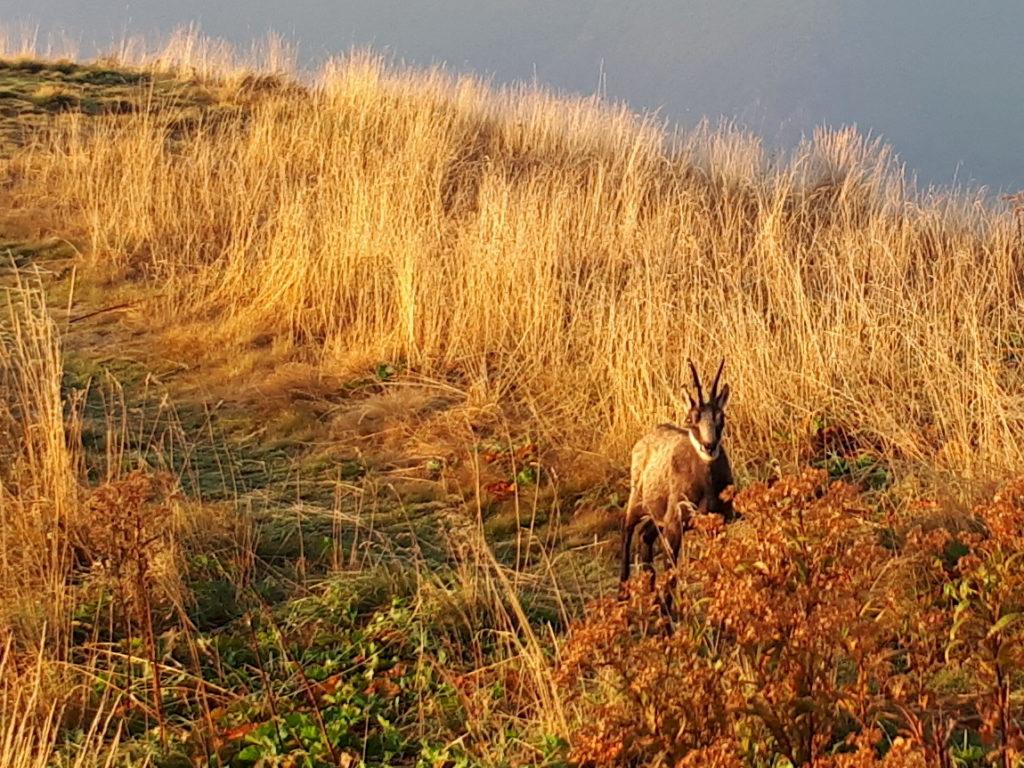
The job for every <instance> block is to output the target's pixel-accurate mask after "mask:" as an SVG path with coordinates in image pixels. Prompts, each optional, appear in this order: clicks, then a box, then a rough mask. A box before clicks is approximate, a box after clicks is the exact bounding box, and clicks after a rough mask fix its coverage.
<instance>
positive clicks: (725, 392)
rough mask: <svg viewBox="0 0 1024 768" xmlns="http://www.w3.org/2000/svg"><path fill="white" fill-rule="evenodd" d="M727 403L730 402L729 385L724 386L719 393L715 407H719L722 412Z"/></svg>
mask: <svg viewBox="0 0 1024 768" xmlns="http://www.w3.org/2000/svg"><path fill="white" fill-rule="evenodd" d="M727 402H729V385H728V384H723V385H722V391H721V392H719V393H718V398H717V399H716V400H715V405H717V406H718V410H722V409H723V408H725V404H726V403H727Z"/></svg>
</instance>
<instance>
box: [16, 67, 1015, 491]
mask: <svg viewBox="0 0 1024 768" xmlns="http://www.w3.org/2000/svg"><path fill="white" fill-rule="evenodd" d="M207 55H208V54H207ZM175 61H177V63H178V64H181V61H179V60H175ZM224 93H226V94H227V95H226V97H225V98H227V99H229V100H232V99H234V100H236V101H238V102H239V103H243V102H244V103H245V104H246V105H247V107H246V108H245V109H243V110H238V111H234V112H231V111H228V112H222V113H218V116H217V117H216V118H212V117H211V118H209V119H205V120H204V119H201V118H200V119H196V120H193V121H190V122H188V123H187V124H182V122H181V121H177V122H174V121H171V120H170V119H169V118H168V119H163V116H162V115H161V113H160V112H157V113H156V114H153V113H145V114H138V115H134V116H129V117H119V118H116V119H109V120H106V121H102V122H99V123H98V124H95V123H91V124H89V125H85V124H84V122H83V121H80V122H79V123H72V124H71V125H70V126H68V127H65V128H64V129H62V130H59V131H57V132H56V135H55V136H53V137H52V139H51V142H50V143H49V144H46V145H45V146H40V147H38V148H37V149H36V151H35V152H34V153H32V154H31V155H29V156H27V157H23V158H21V159H20V160H18V161H16V162H15V167H18V168H23V169H24V170H26V171H27V172H26V173H24V174H22V175H21V176H22V181H21V184H20V186H19V193H22V194H24V195H25V199H33V198H34V199H35V200H37V201H39V200H44V201H46V202H48V203H50V204H52V205H53V206H56V207H57V208H58V209H59V210H60V212H61V214H62V216H64V217H65V218H69V219H73V220H79V221H82V222H84V226H85V230H86V231H87V233H88V240H89V245H90V251H91V253H92V257H93V259H95V261H96V262H97V263H99V264H100V265H102V266H103V267H105V268H109V269H113V270H121V271H125V270H127V271H130V272H131V273H134V274H140V273H141V274H144V275H146V276H147V278H148V279H149V280H150V281H152V284H153V286H154V288H155V289H157V290H159V291H160V296H161V297H162V298H160V299H159V300H157V299H154V304H157V303H159V310H158V311H157V310H156V309H154V310H152V312H150V313H149V315H148V317H150V318H158V319H159V321H162V322H163V323H164V324H166V325H171V326H173V325H175V324H176V323H180V322H181V321H182V320H184V319H186V318H187V319H188V320H189V321H195V320H197V319H198V320H199V321H200V323H201V324H202V325H204V326H205V327H206V328H207V329H208V331H207V332H204V333H202V337H201V338H197V339H196V343H197V344H199V345H206V346H208V347H211V348H215V349H217V350H220V351H223V350H231V349H239V350H243V349H245V348H247V347H248V345H249V343H250V342H251V341H252V340H253V339H254V338H256V337H259V336H261V335H263V336H265V335H266V334H271V335H272V336H273V337H275V338H277V339H279V340H280V339H285V340H286V341H287V342H288V344H290V345H291V346H292V347H293V348H294V349H295V350H297V353H296V354H299V355H301V356H304V357H305V359H307V360H314V361H317V362H318V363H320V364H321V365H322V366H323V367H324V369H325V370H328V371H330V370H342V369H344V368H345V367H346V364H347V363H351V362H352V361H353V360H358V361H366V360H389V361H401V362H404V363H405V364H407V365H408V366H409V367H410V368H412V369H414V370H416V371H418V372H420V373H422V374H426V375H429V376H434V377H443V378H446V379H449V380H452V381H457V382H459V383H460V386H463V387H464V389H465V390H466V392H467V393H468V394H469V395H470V398H471V400H476V401H484V402H494V401H497V402H513V401H514V402H516V403H517V404H520V405H525V406H526V408H527V411H526V412H527V413H529V414H531V416H530V418H531V419H532V420H533V421H535V422H536V427H537V428H539V429H541V430H543V431H544V433H545V434H547V435H548V436H551V437H555V438H557V439H561V440H565V441H569V442H570V443H571V444H574V445H577V446H579V447H580V448H583V449H589V450H594V451H598V452H602V453H604V454H605V455H607V456H609V457H612V458H618V457H621V456H622V455H624V449H625V448H626V447H627V446H628V444H629V443H630V442H631V440H633V439H634V437H635V436H636V435H637V434H639V433H640V432H641V431H642V430H643V429H645V428H647V427H648V426H649V425H650V424H652V423H653V422H655V421H656V420H659V419H666V418H672V417H673V416H675V415H676V414H677V412H678V407H679V405H680V402H681V394H682V391H683V386H684V384H685V382H686V381H687V374H686V360H687V358H688V357H693V358H694V359H695V360H696V361H697V362H698V364H700V365H703V366H705V367H708V366H710V365H712V364H713V363H714V362H715V361H716V360H717V358H718V357H719V356H720V355H724V356H725V357H726V358H727V359H728V365H727V369H726V376H727V378H728V380H729V381H730V383H731V384H732V386H733V391H734V392H735V393H736V397H735V398H734V400H733V404H732V405H731V408H730V411H731V417H732V420H731V441H732V445H733V449H732V450H733V454H734V456H735V457H736V459H738V462H739V464H740V465H742V466H745V467H746V468H747V469H748V471H749V472H754V471H759V468H764V467H769V466H772V465H774V464H782V465H784V466H785V465H791V464H793V463H794V462H795V461H796V460H797V459H798V457H799V455H800V450H801V448H802V445H803V442H804V440H805V439H806V437H807V436H808V435H809V433H810V432H811V431H812V429H813V428H812V424H821V423H825V424H841V425H844V426H845V427H846V428H852V429H853V430H854V431H855V432H857V433H859V434H861V435H862V436H863V437H864V438H865V439H867V440H869V441H870V442H872V443H873V444H875V445H876V446H877V447H878V449H879V451H880V452H881V453H882V454H883V457H884V459H885V460H887V461H888V462H889V463H890V464H891V465H892V466H893V467H894V468H895V472H896V475H897V477H899V478H906V479H908V482H914V483H915V484H918V485H923V486H924V487H927V488H930V489H936V488H941V489H947V487H948V486H949V485H950V484H951V483H952V484H953V485H955V486H956V490H957V492H958V494H961V493H962V494H964V495H966V496H968V497H970V496H973V495H974V494H975V493H976V483H978V482H979V481H989V480H992V479H993V478H997V477H1004V476H1006V475H1008V474H1013V473H1016V472H1019V471H1020V470H1021V469H1022V467H1024V450H1022V441H1021V432H1022V427H1024V421H1022V418H1024V398H1022V394H1024V392H1022V388H1021V385H1020V378H1019V376H1018V375H1017V370H1018V367H1017V366H1018V364H1017V359H1018V357H1019V354H1020V352H1021V350H1020V347H1021V346H1024V334H1022V332H1021V331H1022V329H1021V322H1020V319H1019V314H1018V312H1017V311H1016V306H1017V303H1018V301H1019V294H1020V277H1019V276H1020V273H1021V267H1022V264H1021V259H1022V255H1021V254H1022V251H1021V246H1020V241H1019V237H1018V235H1017V232H1016V228H1015V226H1014V221H1013V219H1012V216H1011V215H1009V214H1008V213H1005V212H1003V211H1001V210H996V209H994V208H993V207H989V206H987V205H986V204H984V202H983V201H982V199H981V198H980V197H978V198H976V197H974V196H972V195H971V194H968V193H960V192H955V191H935V192H922V191H918V190H916V189H915V188H914V187H913V186H912V185H911V184H910V183H908V182H907V181H906V179H905V178H904V176H903V173H902V170H901V168H900V167H899V166H898V165H897V164H896V163H895V162H894V161H893V159H892V157H891V155H890V154H889V152H888V150H887V149H886V148H884V147H882V146H880V145H879V144H877V143H872V142H869V141H867V140H865V139H863V138H862V137H860V136H859V135H857V134H856V133H854V132H853V131H849V130H844V131H839V132H825V131H822V132H819V133H817V134H816V135H815V137H814V139H813V140H812V141H808V142H807V143H806V144H804V145H802V146H801V147H800V148H799V149H797V150H796V151H795V152H794V153H793V154H792V155H791V156H789V157H786V158H784V159H773V158H770V157H769V155H768V153H767V152H766V151H765V150H764V149H763V148H762V146H761V145H760V143H759V142H758V141H757V140H756V139H755V138H754V137H752V136H749V135H746V134H743V133H739V132H736V131H734V130H732V129H729V128H720V129H712V128H709V127H704V128H701V129H699V130H697V131H695V132H693V133H691V134H686V135H675V134H669V133H668V132H666V130H665V129H664V127H663V126H662V125H660V124H658V123H657V122H655V121H654V120H652V119H649V118H643V117H638V116H636V115H633V114H631V113H630V112H628V111H626V110H625V109H620V108H615V107H612V106H608V105H605V104H601V103H598V102H596V101H594V100H585V99H571V98H563V97H559V96H555V95H552V94H550V93H547V92H544V91H540V90H534V89H523V88H513V89H505V90H495V89H493V88H490V87H488V86H486V85H485V84H482V83H481V82H479V81H477V80H473V79H469V78H459V79H456V78H453V77H451V76H449V75H447V74H444V73H443V72H439V71H432V72H414V71H405V70H399V69H395V68H392V67H389V66H387V65H386V64H385V63H384V62H382V61H381V60H380V59H377V58H374V57H372V56H368V55H354V56H352V57H350V58H349V59H347V60H345V61H344V62H338V63H333V64H331V65H329V66H328V67H327V68H326V69H325V70H324V72H323V73H322V74H321V75H320V76H319V78H318V79H317V81H316V83H315V85H314V86H312V87H309V88H308V89H299V88H293V87H285V84H284V81H282V80H281V79H279V78H278V79H271V80H265V81H260V80H256V79H253V78H247V79H246V78H242V79H238V80H236V81H235V84H234V85H233V86H231V87H230V88H228V89H227V90H226V91H224ZM254 93H255V95H254ZM229 354H230V353H229Z"/></svg>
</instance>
